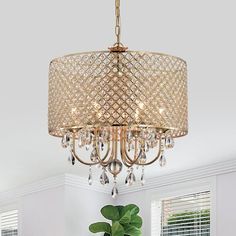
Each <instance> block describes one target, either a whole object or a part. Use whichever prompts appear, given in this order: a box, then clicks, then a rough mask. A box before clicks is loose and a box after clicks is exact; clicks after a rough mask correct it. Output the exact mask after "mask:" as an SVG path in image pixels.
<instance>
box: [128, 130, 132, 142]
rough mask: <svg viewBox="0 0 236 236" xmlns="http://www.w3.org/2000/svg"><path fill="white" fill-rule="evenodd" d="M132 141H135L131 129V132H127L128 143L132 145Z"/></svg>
mask: <svg viewBox="0 0 236 236" xmlns="http://www.w3.org/2000/svg"><path fill="white" fill-rule="evenodd" d="M132 140H133V133H132V130H131V129H129V130H128V131H127V142H128V143H131V142H132Z"/></svg>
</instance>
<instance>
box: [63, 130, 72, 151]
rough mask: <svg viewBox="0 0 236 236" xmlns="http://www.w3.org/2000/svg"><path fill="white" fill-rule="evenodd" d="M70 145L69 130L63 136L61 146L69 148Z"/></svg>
mask: <svg viewBox="0 0 236 236" xmlns="http://www.w3.org/2000/svg"><path fill="white" fill-rule="evenodd" d="M69 145H70V133H69V132H67V133H66V134H64V136H63V137H62V140H61V146H62V147H63V148H67V147H68V146H69Z"/></svg>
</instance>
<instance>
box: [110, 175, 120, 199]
mask: <svg viewBox="0 0 236 236" xmlns="http://www.w3.org/2000/svg"><path fill="white" fill-rule="evenodd" d="M118 194H119V192H118V188H117V183H116V177H114V186H113V188H112V191H111V196H112V198H114V199H115V198H116V197H117V196H118Z"/></svg>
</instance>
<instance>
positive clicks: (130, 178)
mask: <svg viewBox="0 0 236 236" xmlns="http://www.w3.org/2000/svg"><path fill="white" fill-rule="evenodd" d="M135 181H136V177H135V175H134V173H133V170H131V171H128V175H127V177H126V179H125V184H126V185H127V186H131V185H132V184H133V183H134V182H135Z"/></svg>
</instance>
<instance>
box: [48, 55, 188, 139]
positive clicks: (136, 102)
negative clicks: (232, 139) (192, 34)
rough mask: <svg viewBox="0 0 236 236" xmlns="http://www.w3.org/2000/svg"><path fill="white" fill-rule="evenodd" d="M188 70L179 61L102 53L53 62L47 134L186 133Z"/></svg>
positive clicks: (181, 134) (71, 56)
mask: <svg viewBox="0 0 236 236" xmlns="http://www.w3.org/2000/svg"><path fill="white" fill-rule="evenodd" d="M187 113H188V112H187V67H186V63H185V61H183V60H182V59H180V58H177V57H173V56H169V55H164V54H159V53H149V52H148V53H147V52H135V51H126V52H122V53H117V52H110V51H102V52H90V53H79V54H74V55H68V56H64V57H61V58H57V59H55V60H53V61H52V62H51V64H50V72H49V133H50V134H51V135H54V136H63V131H62V129H63V128H68V127H77V128H78V127H86V126H92V127H97V126H102V127H104V126H143V125H144V126H153V127H157V128H162V129H171V130H173V131H172V134H173V137H179V136H183V135H186V134H187V131H188V122H187Z"/></svg>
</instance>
